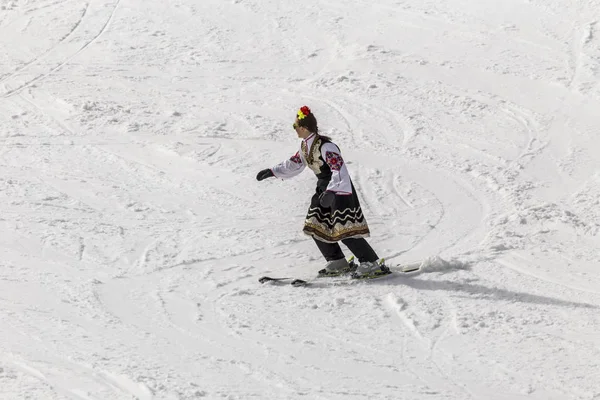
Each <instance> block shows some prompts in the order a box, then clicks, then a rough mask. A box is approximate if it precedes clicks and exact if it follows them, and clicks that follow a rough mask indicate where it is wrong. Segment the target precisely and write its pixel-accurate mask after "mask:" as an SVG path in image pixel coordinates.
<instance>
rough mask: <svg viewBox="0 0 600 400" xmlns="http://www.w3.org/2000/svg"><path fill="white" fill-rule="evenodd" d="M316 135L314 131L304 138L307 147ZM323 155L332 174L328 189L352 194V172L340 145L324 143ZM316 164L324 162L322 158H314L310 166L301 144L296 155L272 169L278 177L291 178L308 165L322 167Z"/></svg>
mask: <svg viewBox="0 0 600 400" xmlns="http://www.w3.org/2000/svg"><path fill="white" fill-rule="evenodd" d="M315 137H316V135H315V134H314V133H313V134H312V135H310V136H309V137H307V138H306V139H303V142H304V143H305V146H306V148H307V149H310V148H311V146H312V144H313V142H314V140H315ZM321 157H322V158H323V160H325V162H326V163H327V165H328V166H329V168H330V169H331V174H332V175H331V180H330V181H329V185H327V191H329V192H334V193H336V194H338V195H351V194H352V183H351V181H350V174H349V173H348V168H346V163H344V159H343V158H342V154H341V152H340V149H339V147H337V146H336V145H335V144H333V143H331V142H327V143H324V144H323V146H321ZM315 164H322V163H321V160H314V161H313V165H311V166H309V165H308V163H307V161H306V158H305V156H304V154H303V151H302V146H300V150H299V151H298V152H296V154H295V155H294V156H292V157H290V158H289V159H288V160H285V161H283V162H281V163H279V164H277V165H276V166H274V167H273V168H271V171H272V172H273V175H275V177H276V178H281V179H290V178H293V177H294V176H296V175H298V174H300V172H302V171H303V170H304V168H305V167H307V166H309V167H311V169H312V170H313V171H318V170H319V168H320V167H319V165H315Z"/></svg>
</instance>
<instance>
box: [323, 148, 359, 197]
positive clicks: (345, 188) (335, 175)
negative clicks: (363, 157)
mask: <svg viewBox="0 0 600 400" xmlns="http://www.w3.org/2000/svg"><path fill="white" fill-rule="evenodd" d="M321 156H322V157H323V160H325V162H326V163H327V165H328V166H329V168H330V169H331V174H332V175H331V180H330V181H329V185H328V186H327V190H328V191H330V192H335V193H336V194H340V195H349V194H352V183H351V181H350V174H349V173H348V168H346V164H345V163H344V159H343V158H342V154H341V152H340V149H339V148H338V147H337V146H336V145H335V144H333V143H325V144H324V145H323V147H321Z"/></svg>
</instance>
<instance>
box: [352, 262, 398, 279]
mask: <svg viewBox="0 0 600 400" xmlns="http://www.w3.org/2000/svg"><path fill="white" fill-rule="evenodd" d="M391 273H392V271H390V269H389V268H388V267H387V266H386V265H385V260H384V259H383V258H382V259H381V260H379V261H366V262H361V263H360V265H359V266H358V267H357V268H356V271H354V272H353V273H352V279H374V278H379V277H381V276H384V275H389V274H391Z"/></svg>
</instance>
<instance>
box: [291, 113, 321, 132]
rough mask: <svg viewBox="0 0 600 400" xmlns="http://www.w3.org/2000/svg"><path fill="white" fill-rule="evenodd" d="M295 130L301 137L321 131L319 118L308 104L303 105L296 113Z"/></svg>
mask: <svg viewBox="0 0 600 400" xmlns="http://www.w3.org/2000/svg"><path fill="white" fill-rule="evenodd" d="M294 130H295V131H296V133H297V134H298V137H299V138H302V139H306V138H307V137H309V136H310V135H311V134H313V133H317V134H318V133H319V127H318V126H317V118H315V115H314V114H313V113H312V111H310V108H308V107H307V106H302V107H301V108H300V110H298V113H297V115H296V120H295V121H294Z"/></svg>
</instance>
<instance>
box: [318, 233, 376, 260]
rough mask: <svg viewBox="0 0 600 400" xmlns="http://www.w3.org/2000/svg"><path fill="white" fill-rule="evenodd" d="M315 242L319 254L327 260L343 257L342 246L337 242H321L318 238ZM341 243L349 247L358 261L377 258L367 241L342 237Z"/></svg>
mask: <svg viewBox="0 0 600 400" xmlns="http://www.w3.org/2000/svg"><path fill="white" fill-rule="evenodd" d="M313 239H314V240H315V243H317V247H318V248H319V250H321V254H323V257H325V259H326V260H327V261H333V260H339V259H340V258H344V253H343V252H342V248H341V247H340V245H339V244H338V243H326V242H322V241H320V240H318V239H315V238H313ZM342 243H344V245H346V247H348V249H350V251H351V252H352V254H354V256H355V257H356V258H358V261H360V262H371V261H377V260H379V257H377V253H375V250H373V248H372V247H371V245H369V243H368V242H367V241H366V240H365V239H363V238H360V239H344V240H342Z"/></svg>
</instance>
